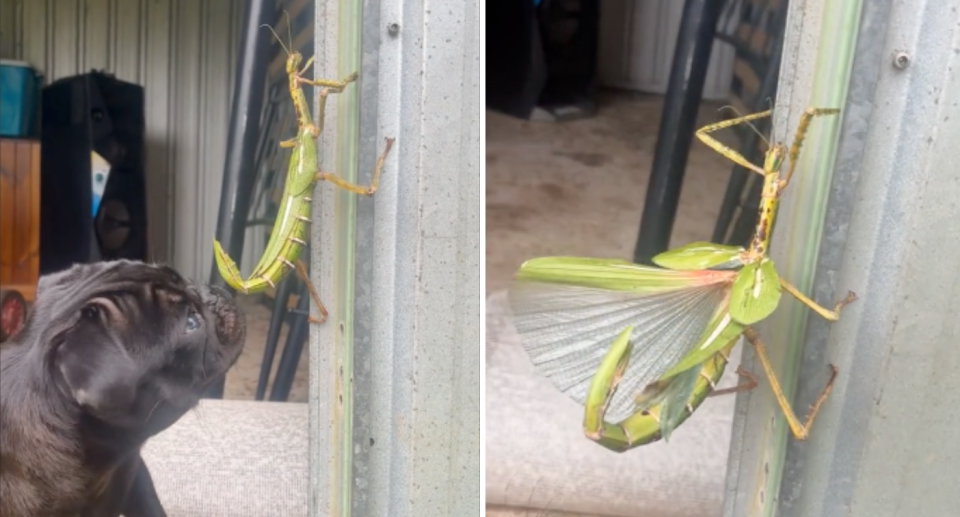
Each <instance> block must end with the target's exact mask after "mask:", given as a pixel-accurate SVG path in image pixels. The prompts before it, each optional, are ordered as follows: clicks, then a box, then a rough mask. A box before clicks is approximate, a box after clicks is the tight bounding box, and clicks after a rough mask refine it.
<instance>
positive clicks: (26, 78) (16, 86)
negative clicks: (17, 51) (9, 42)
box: [0, 59, 40, 138]
mask: <svg viewBox="0 0 960 517" xmlns="http://www.w3.org/2000/svg"><path fill="white" fill-rule="evenodd" d="M38 82H39V81H38V77H37V74H36V72H35V71H34V70H33V68H31V67H30V65H29V64H28V63H25V62H23V61H13V60H9V59H0V136H2V137H6V138H26V137H30V136H33V135H34V134H35V132H36V122H37V111H38V110H37V101H38V99H39V98H40V96H39V84H38Z"/></svg>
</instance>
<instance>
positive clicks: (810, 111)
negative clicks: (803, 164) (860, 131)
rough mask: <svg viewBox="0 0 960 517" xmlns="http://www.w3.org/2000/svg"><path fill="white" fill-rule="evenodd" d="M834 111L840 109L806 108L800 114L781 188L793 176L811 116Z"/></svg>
mask: <svg viewBox="0 0 960 517" xmlns="http://www.w3.org/2000/svg"><path fill="white" fill-rule="evenodd" d="M836 113H840V110H839V109H836V108H807V110H806V111H804V112H803V114H802V115H800V123H799V124H798V125H797V132H796V133H794V136H793V143H792V144H790V152H789V154H788V155H787V156H788V159H789V160H790V167H789V168H788V169H787V173H786V174H784V175H783V178H782V179H781V180H780V189H781V190H782V189H783V188H784V187H786V186H787V183H789V182H790V177H791V176H793V171H794V169H796V167H797V157H798V156H799V155H800V148H801V147H803V139H804V138H805V137H806V136H807V127H808V126H809V125H810V121H811V120H813V117H820V116H823V115H834V114H836Z"/></svg>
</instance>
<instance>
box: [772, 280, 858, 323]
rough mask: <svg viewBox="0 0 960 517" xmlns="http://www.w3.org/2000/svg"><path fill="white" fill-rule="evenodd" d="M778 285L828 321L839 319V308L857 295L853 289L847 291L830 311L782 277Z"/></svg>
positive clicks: (854, 299) (853, 299) (851, 301)
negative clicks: (845, 295) (844, 296)
mask: <svg viewBox="0 0 960 517" xmlns="http://www.w3.org/2000/svg"><path fill="white" fill-rule="evenodd" d="M780 285H781V286H783V288H784V289H785V290H786V291H787V292H788V293H790V294H791V295H793V297H794V298H796V299H797V300H800V301H801V302H802V303H803V304H804V305H806V306H807V307H810V308H811V309H813V311H814V312H816V313H817V314H819V315H821V316H823V317H824V318H825V319H828V320H830V321H837V320H838V319H840V309H842V308H843V306H844V305H847V304H849V303H853V302H854V301H856V299H857V295H856V294H855V293H854V292H853V291H847V297H846V298H844V299H842V300H840V301H839V302H837V304H836V305H834V306H833V310H832V311H831V310H830V309H827V308H825V307H823V306H822V305H820V304H819V303H817V302H815V301H813V300H811V299H810V298H808V297H807V296H806V295H805V294H803V293H801V292H800V290H799V289H797V288H796V287H794V286H793V285H792V284H790V283H789V282H787V281H786V280H784V279H782V278H781V279H780Z"/></svg>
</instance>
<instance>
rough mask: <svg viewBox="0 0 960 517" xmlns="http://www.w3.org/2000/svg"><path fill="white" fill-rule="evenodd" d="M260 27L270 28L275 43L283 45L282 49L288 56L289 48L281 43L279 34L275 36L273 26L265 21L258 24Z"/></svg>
mask: <svg viewBox="0 0 960 517" xmlns="http://www.w3.org/2000/svg"><path fill="white" fill-rule="evenodd" d="M284 12H286V11H284ZM260 27H266V28H268V29H270V32H272V33H273V37H274V38H276V40H277V43H279V44H280V46H281V47H283V51H284V52H286V53H287V55H288V56H289V55H290V49H289V48H287V46H286V45H284V44H283V40H282V39H280V36H277V31H275V30H273V27H271V26H269V25H267V24H266V23H264V24H262V25H260Z"/></svg>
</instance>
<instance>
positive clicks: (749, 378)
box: [707, 366, 757, 397]
mask: <svg viewBox="0 0 960 517" xmlns="http://www.w3.org/2000/svg"><path fill="white" fill-rule="evenodd" d="M737 375H739V376H740V377H743V378H744V379H746V382H742V383H740V384H737V385H736V386H734V387H732V388H723V389H722V390H715V391H713V392H711V393H710V394H709V395H707V396H708V397H716V396H718V395H729V394H731V393H739V392H741V391H750V390H752V389H753V388H756V387H757V376H756V375H754V374H753V373H751V372H748V371H747V370H744V369H743V367H742V366H738V367H737Z"/></svg>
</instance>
